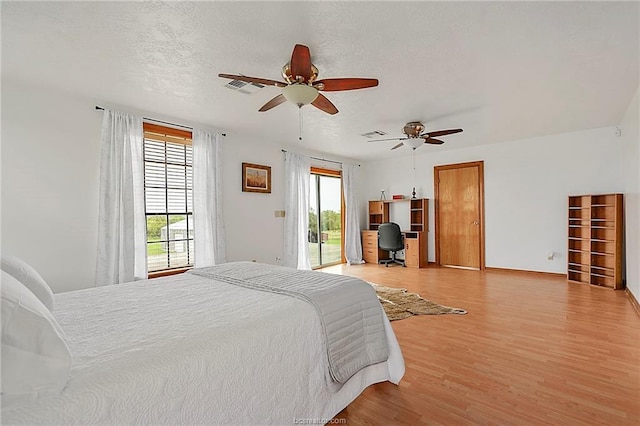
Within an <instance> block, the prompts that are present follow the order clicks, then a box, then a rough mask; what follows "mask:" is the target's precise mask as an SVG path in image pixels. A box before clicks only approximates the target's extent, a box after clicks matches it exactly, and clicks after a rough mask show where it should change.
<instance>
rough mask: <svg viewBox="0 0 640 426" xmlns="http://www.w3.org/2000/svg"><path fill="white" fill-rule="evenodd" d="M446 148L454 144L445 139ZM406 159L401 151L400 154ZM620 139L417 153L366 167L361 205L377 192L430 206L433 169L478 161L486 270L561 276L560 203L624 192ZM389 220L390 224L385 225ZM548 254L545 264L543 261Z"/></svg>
mask: <svg viewBox="0 0 640 426" xmlns="http://www.w3.org/2000/svg"><path fill="white" fill-rule="evenodd" d="M447 143H448V144H450V145H452V144H455V138H454V137H450V138H449V139H448V141H447ZM407 152H408V150H407ZM623 157H624V150H623V143H622V141H621V138H618V137H616V136H615V128H602V129H594V130H588V131H581V132H572V133H565V134H559V135H551V136H545V137H540V138H535V139H527V140H519V141H511V142H505V143H499V144H492V145H484V146H478V147H472V148H467V149H460V150H451V151H440V152H434V151H432V152H429V146H422V147H420V148H418V150H416V158H415V163H416V172H415V179H414V177H413V168H412V158H411V156H407V157H402V158H393V159H386V160H381V161H372V162H368V163H367V164H366V180H367V184H366V187H365V194H364V195H365V198H367V199H378V198H379V196H380V190H381V189H382V188H384V189H385V190H386V194H387V196H388V197H390V196H391V195H393V194H404V195H409V194H410V193H411V188H412V187H413V186H414V185H415V186H416V190H417V192H418V194H417V196H418V197H425V198H430V199H433V194H434V190H433V167H434V166H436V165H443V164H452V163H461V162H467V161H477V160H483V161H484V184H485V231H486V246H485V250H486V266H488V267H500V268H512V269H522V270H531V271H542V272H559V273H564V272H566V251H567V196H568V195H574V194H583V193H584V194H591V193H610V192H624V191H625V184H624V177H625V172H624V170H623V167H621V164H622V160H623ZM429 214H430V230H431V232H430V233H429V260H430V261H434V260H435V252H434V232H433V229H434V228H433V204H431V205H430V211H429ZM392 220H393V218H392ZM548 251H553V252H554V253H555V256H554V259H553V260H547V258H546V253H547V252H548Z"/></svg>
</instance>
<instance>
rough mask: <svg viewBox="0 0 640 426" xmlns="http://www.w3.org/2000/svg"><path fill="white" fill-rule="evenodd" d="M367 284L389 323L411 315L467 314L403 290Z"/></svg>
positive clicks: (461, 310)
mask: <svg viewBox="0 0 640 426" xmlns="http://www.w3.org/2000/svg"><path fill="white" fill-rule="evenodd" d="M369 284H371V285H372V286H373V288H374V289H375V290H376V294H377V295H378V300H380V304H382V307H383V308H384V312H385V313H386V314H387V317H388V318H389V321H395V320H401V319H405V318H409V317H410V316H413V315H442V314H458V315H464V314H466V313H467V311H465V310H464V309H459V308H450V307H448V306H442V305H440V304H438V303H435V302H432V301H430V300H427V299H424V298H422V297H420V295H419V294H416V293H409V292H407V290H406V289H404V288H391V287H385V286H381V285H378V284H374V283H369Z"/></svg>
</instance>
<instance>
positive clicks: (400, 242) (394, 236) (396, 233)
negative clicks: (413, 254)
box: [378, 222, 405, 267]
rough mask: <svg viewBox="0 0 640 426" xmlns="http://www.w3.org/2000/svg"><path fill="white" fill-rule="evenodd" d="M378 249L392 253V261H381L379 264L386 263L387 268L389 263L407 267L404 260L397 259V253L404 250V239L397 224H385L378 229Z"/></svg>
mask: <svg viewBox="0 0 640 426" xmlns="http://www.w3.org/2000/svg"><path fill="white" fill-rule="evenodd" d="M378 248H379V249H381V250H386V251H388V252H390V253H391V259H381V260H379V261H378V263H379V264H382V263H384V265H385V266H387V267H388V266H389V263H397V264H399V265H402V266H405V264H404V260H402V259H396V253H397V252H399V251H400V250H402V249H404V239H403V237H402V232H401V231H400V226H398V224H397V223H393V222H388V223H383V224H381V225H380V226H379V227H378Z"/></svg>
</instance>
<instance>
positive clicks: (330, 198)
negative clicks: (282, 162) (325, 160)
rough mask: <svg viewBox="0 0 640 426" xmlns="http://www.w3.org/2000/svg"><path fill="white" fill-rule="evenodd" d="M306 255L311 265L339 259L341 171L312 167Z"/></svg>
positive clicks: (340, 246) (340, 243)
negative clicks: (307, 252) (307, 253)
mask: <svg viewBox="0 0 640 426" xmlns="http://www.w3.org/2000/svg"><path fill="white" fill-rule="evenodd" d="M309 199H310V205H309V257H310V260H311V267H312V268H318V267H321V266H327V265H333V264H336V263H340V262H342V181H341V178H340V172H335V171H329V170H322V171H321V170H318V169H312V170H311V185H310V197H309Z"/></svg>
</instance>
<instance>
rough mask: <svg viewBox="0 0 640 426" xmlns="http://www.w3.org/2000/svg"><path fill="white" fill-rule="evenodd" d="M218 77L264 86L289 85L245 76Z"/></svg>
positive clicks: (223, 75)
mask: <svg viewBox="0 0 640 426" xmlns="http://www.w3.org/2000/svg"><path fill="white" fill-rule="evenodd" d="M218 77H221V78H230V79H232V80H240V81H246V82H247V83H257V84H262V85H263V86H277V87H284V86H286V85H287V83H285V82H282V81H277V80H269V79H267V78H258V77H247V76H244V75H234V74H218Z"/></svg>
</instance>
